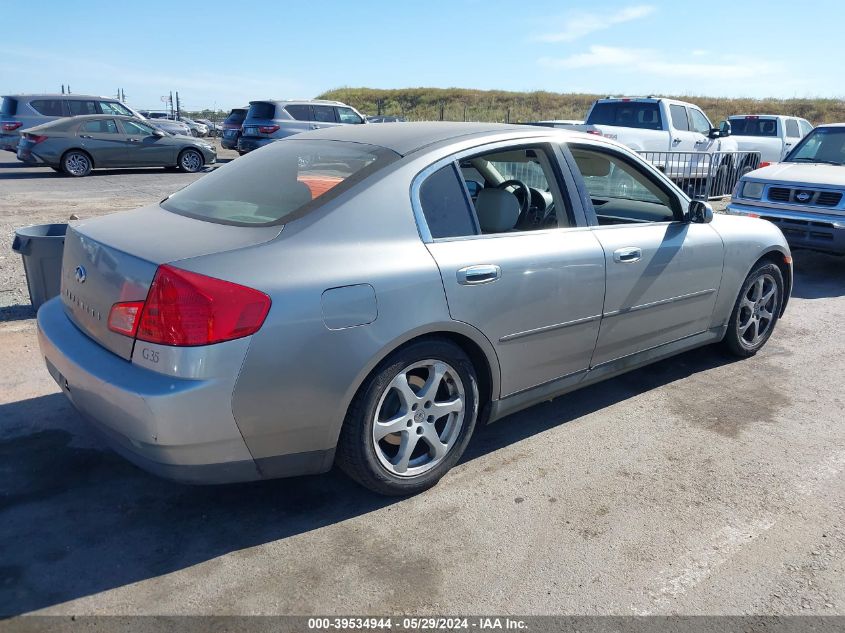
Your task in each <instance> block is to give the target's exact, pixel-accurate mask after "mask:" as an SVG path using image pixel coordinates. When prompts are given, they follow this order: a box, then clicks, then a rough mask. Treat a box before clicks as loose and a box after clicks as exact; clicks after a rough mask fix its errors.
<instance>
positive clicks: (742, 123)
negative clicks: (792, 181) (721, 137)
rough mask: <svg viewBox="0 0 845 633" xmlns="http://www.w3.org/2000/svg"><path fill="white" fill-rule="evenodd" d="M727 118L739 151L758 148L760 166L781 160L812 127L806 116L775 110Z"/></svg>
mask: <svg viewBox="0 0 845 633" xmlns="http://www.w3.org/2000/svg"><path fill="white" fill-rule="evenodd" d="M728 122H729V123H730V124H731V129H732V134H731V136H732V138H733V140H734V141H735V142H736V144H737V147H738V148H739V149H740V151H748V152H760V160H761V163H760V167H766V166H767V165H770V164H771V163H776V162H778V161H780V160H783V158H784V157H785V156H786V155H787V154H788V153H789V152H790V151H791V150H792V148H793V147H794V146H795V144H796V143H797V142H798V141H800V140H801V139H802V138H804V137H805V136H806V135H807V134H809V133H810V131H811V130H812V129H813V125H812V124H811V123H810V122H809V121H807V120H806V119H801V118H798V117H794V116H781V115H777V114H739V115H736V116H731V117H728ZM749 171H750V170H749Z"/></svg>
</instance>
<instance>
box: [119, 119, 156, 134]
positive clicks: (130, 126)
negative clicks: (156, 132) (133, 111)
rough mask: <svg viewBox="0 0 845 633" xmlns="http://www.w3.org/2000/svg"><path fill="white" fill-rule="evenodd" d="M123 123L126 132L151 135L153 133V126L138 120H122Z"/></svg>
mask: <svg viewBox="0 0 845 633" xmlns="http://www.w3.org/2000/svg"><path fill="white" fill-rule="evenodd" d="M121 124H122V125H123V130H124V132H125V133H126V134H137V135H139V136H150V135H151V134H152V133H153V128H151V127H150V126H149V125H144V124H143V123H139V122H137V121H121Z"/></svg>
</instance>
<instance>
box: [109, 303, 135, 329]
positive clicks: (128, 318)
mask: <svg viewBox="0 0 845 633" xmlns="http://www.w3.org/2000/svg"><path fill="white" fill-rule="evenodd" d="M143 309H144V302H143V301H126V302H124V303H115V304H114V305H113V306H112V307H111V311H110V312H109V329H110V330H111V331H112V332H117V333H118V334H123V335H124V336H132V337H134V336H135V332H137V331H138V322H139V317H140V316H141V310H143Z"/></svg>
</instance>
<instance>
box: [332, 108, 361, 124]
mask: <svg viewBox="0 0 845 633" xmlns="http://www.w3.org/2000/svg"><path fill="white" fill-rule="evenodd" d="M337 119H338V121H340V122H341V123H363V122H364V119H362V118H361V117H359V116H358V115H357V114H356V113H355V110H353V109H352V108H338V109H337Z"/></svg>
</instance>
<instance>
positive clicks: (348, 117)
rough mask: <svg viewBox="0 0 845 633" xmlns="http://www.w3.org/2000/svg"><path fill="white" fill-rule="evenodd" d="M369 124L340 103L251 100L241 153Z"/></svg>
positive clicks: (240, 140) (316, 100)
mask: <svg viewBox="0 0 845 633" xmlns="http://www.w3.org/2000/svg"><path fill="white" fill-rule="evenodd" d="M366 122H367V120H366V119H365V118H364V117H363V116H361V113H360V112H358V111H357V110H356V109H355V108H352V107H350V106H348V105H346V104H345V103H341V102H340V101H323V100H320V99H312V100H306V101H278V100H275V99H265V100H262V101H250V102H249V111H248V112H247V114H246V118H245V119H244V122H243V134H241V138H240V139H238V153H239V154H246V153H247V152H251V151H252V150H254V149H258V148H259V147H262V146H263V145H267V143H272V142H273V141H275V140H278V139H280V138H285V137H286V136H291V135H293V134H299V133H300V132H306V131H308V130H317V129H320V128H324V127H332V126H334V125H358V124H362V123H366Z"/></svg>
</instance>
